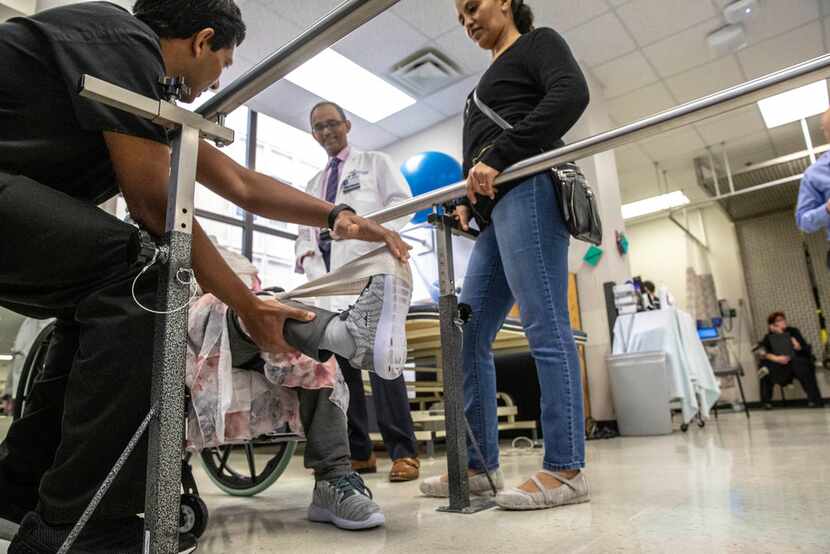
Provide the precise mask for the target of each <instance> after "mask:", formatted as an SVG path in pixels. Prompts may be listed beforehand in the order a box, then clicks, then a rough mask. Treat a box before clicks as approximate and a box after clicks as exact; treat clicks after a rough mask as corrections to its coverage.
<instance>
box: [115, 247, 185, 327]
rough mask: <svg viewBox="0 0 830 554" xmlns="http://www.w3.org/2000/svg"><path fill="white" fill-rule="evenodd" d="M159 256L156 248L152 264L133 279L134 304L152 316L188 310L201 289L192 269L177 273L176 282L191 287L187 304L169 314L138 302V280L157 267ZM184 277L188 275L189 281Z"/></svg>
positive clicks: (183, 269)
mask: <svg viewBox="0 0 830 554" xmlns="http://www.w3.org/2000/svg"><path fill="white" fill-rule="evenodd" d="M158 255H159V249H158V248H156V249H155V251H154V252H153V259H152V260H150V263H149V264H147V265H145V266H144V267H143V268H142V269H141V271H139V272H138V275H136V276H135V279H133V286H132V287H131V292H132V296H133V302H135V303H136V305H137V306H138V307H139V308H141V309H142V310H144V311H145V312H150V313H151V314H156V315H170V314H175V313H176V312H180V311H182V310H184V309H185V308H187V307H188V306H190V304H192V303H193V301H194V300H196V297H197V296H198V295H199V289H198V288H197V287H196V276H195V275H194V274H193V270H192V269H185V268H180V269H179V270H178V271H177V272H176V281H178V282H179V284H181V285H184V286H188V287H190V298H189V299H188V300H187V302H185V303H184V304H182V305H181V306H179V307H178V308H175V309H173V310H170V311H169V312H160V311H158V310H153V309H151V308H148V307H147V306H145V305H144V304H142V303H141V302H140V301H139V300H138V297H137V296H136V294H135V286H136V284H138V280H139V279H140V278H141V276H142V275H144V274H145V273H147V272H148V271H150V268H151V267H153V265H155V263H156V260H157V259H158ZM183 275H187V280H186V281H185V280H184V278H183Z"/></svg>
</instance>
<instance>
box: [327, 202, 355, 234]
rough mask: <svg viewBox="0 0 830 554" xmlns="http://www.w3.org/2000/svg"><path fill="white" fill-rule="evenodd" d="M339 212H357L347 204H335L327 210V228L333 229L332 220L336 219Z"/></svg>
mask: <svg viewBox="0 0 830 554" xmlns="http://www.w3.org/2000/svg"><path fill="white" fill-rule="evenodd" d="M340 212H352V213H353V214H356V213H357V212H356V211H354V208H352V207H351V206H349V205H348V204H338V205H336V206H335V207H334V209H333V210H332V211H330V212H329V229H332V230H333V229H334V222H335V221H337V216H338V215H340Z"/></svg>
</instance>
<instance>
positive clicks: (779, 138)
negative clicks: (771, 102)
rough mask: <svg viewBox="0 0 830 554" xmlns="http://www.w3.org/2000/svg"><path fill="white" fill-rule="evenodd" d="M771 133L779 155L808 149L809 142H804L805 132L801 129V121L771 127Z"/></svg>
mask: <svg viewBox="0 0 830 554" xmlns="http://www.w3.org/2000/svg"><path fill="white" fill-rule="evenodd" d="M769 134H770V136H771V137H772V143H773V144H774V145H775V150H776V151H777V153H778V155H779V156H785V155H787V154H792V153H793V152H801V151H802V150H806V149H807V144H806V143H805V142H804V133H803V132H802V131H801V123H799V122H795V123H788V124H786V125H782V126H780V127H776V128H775V129H770V130H769Z"/></svg>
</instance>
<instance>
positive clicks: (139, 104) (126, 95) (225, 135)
mask: <svg viewBox="0 0 830 554" xmlns="http://www.w3.org/2000/svg"><path fill="white" fill-rule="evenodd" d="M78 94H79V95H80V96H81V97H83V98H87V99H89V100H93V101H95V102H99V103H101V104H104V105H107V106H110V107H112V108H117V109H119V110H123V111H125V112H129V113H131V114H133V115H137V116H139V117H142V118H144V119H149V120H151V121H153V122H154V123H157V124H159V125H162V126H165V127H173V128H177V127H181V126H188V127H193V128H195V129H198V130H199V132H200V133H201V136H202V137H204V138H207V139H211V140H217V141H220V142H222V143H223V144H231V143H232V142H233V141H234V138H235V137H234V132H233V129H228V128H226V127H222V126H221V125H218V124H216V123H214V122H213V121H207V120H205V119H203V118H201V117H200V116H198V115H196V114H194V113H193V112H191V111H190V110H186V109H184V108H181V107H179V106H177V105H176V104H173V103H171V102H167V101H165V100H153V99H152V98H147V97H146V96H141V95H140V94H138V93H135V92H133V91H131V90H127V89H125V88H122V87H119V86H118V85H114V84H112V83H109V82H107V81H102V80H101V79H98V78H97V77H93V76H92V75H86V74H85V75H82V76H81V84H80V88H79V91H78Z"/></svg>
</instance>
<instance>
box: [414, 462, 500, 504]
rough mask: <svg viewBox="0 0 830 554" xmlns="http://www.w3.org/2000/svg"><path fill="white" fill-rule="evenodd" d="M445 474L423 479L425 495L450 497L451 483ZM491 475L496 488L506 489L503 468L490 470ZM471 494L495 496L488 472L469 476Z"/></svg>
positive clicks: (422, 484) (422, 487)
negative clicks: (445, 478)
mask: <svg viewBox="0 0 830 554" xmlns="http://www.w3.org/2000/svg"><path fill="white" fill-rule="evenodd" d="M444 477H445V476H444V475H436V476H435V477H430V478H429V479H424V480H423V481H421V485H420V487H419V488H420V489H421V494H423V495H424V496H431V497H433V498H448V497H449V496H450V484H449V483H448V482H447V481H445V480H444ZM490 477H491V478H492V479H493V484H494V485H496V490H497V491H501V490H503V489H504V474H503V473H502V472H501V469H497V470H495V471H491V472H490ZM469 483H470V495H472V496H493V489H492V487H491V486H490V481H489V480H488V479H487V474H485V473H484V472H482V473H476V474H475V475H471V476H470V477H469Z"/></svg>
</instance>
